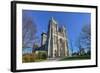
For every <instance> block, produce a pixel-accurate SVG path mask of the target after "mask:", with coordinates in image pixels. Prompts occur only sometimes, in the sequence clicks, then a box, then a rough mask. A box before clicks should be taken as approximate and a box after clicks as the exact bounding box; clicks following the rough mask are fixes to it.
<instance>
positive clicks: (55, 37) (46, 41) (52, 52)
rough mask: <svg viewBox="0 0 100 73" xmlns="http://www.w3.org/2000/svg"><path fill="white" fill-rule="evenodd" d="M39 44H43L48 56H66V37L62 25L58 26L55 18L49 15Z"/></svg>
mask: <svg viewBox="0 0 100 73" xmlns="http://www.w3.org/2000/svg"><path fill="white" fill-rule="evenodd" d="M41 45H45V48H46V49H47V52H48V58H57V57H64V56H68V54H69V52H68V39H67V34H66V29H65V27H64V26H62V27H60V28H59V27H58V23H57V22H56V20H55V19H54V18H53V17H51V19H50V20H49V25H48V31H47V33H42V42H41Z"/></svg>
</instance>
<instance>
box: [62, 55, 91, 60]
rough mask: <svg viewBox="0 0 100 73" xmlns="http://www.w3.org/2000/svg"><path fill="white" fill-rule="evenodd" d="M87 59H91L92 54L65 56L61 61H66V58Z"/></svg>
mask: <svg viewBox="0 0 100 73" xmlns="http://www.w3.org/2000/svg"><path fill="white" fill-rule="evenodd" d="M85 59H91V56H89V55H84V56H72V57H64V58H62V59H61V60H60V61H64V60H85Z"/></svg>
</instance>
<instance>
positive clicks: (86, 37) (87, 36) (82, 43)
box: [77, 25, 91, 52]
mask: <svg viewBox="0 0 100 73" xmlns="http://www.w3.org/2000/svg"><path fill="white" fill-rule="evenodd" d="M77 47H78V48H79V51H80V52H82V51H83V52H84V51H85V50H88V51H90V49H91V27H90V25H85V26H83V28H82V30H81V33H80V36H79V38H78V39H77Z"/></svg>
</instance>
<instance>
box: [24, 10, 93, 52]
mask: <svg viewBox="0 0 100 73" xmlns="http://www.w3.org/2000/svg"><path fill="white" fill-rule="evenodd" d="M22 15H23V16H24V15H27V16H28V17H31V18H32V20H33V21H34V22H35V24H36V25H37V30H38V31H37V34H36V35H37V36H38V37H39V39H41V33H42V32H47V30H48V22H49V20H50V18H51V17H54V19H55V20H56V21H57V22H58V26H61V25H64V26H65V27H66V29H67V35H68V40H69V48H72V47H73V51H78V48H77V47H76V44H75V43H76V40H77V38H78V36H79V35H80V32H81V29H82V27H83V26H84V25H88V24H91V20H90V19H91V14H90V13H79V12H51V11H34V10H23V12H22ZM71 43H72V47H71Z"/></svg>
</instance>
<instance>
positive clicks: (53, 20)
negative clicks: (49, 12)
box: [51, 16, 57, 24]
mask: <svg viewBox="0 0 100 73" xmlns="http://www.w3.org/2000/svg"><path fill="white" fill-rule="evenodd" d="M51 21H52V22H53V23H54V24H57V22H56V20H55V19H54V17H53V16H52V17H51Z"/></svg>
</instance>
